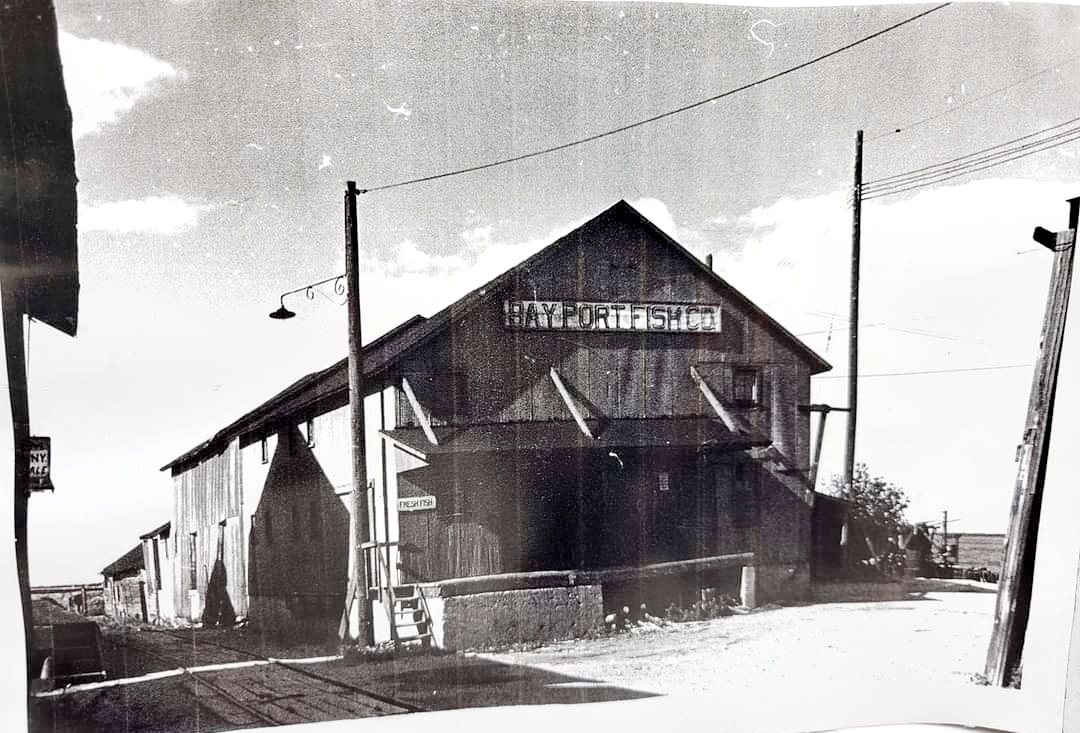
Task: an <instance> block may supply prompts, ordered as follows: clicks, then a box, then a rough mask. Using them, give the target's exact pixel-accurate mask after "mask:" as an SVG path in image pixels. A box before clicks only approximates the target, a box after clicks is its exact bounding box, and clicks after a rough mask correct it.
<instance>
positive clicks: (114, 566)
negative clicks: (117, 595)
mask: <svg viewBox="0 0 1080 733" xmlns="http://www.w3.org/2000/svg"><path fill="white" fill-rule="evenodd" d="M142 569H143V552H142V545H135V546H134V547H133V548H131V549H130V550H128V551H127V552H125V553H124V554H123V555H121V556H120V558H119V559H117V560H114V561H113V562H112V563H110V564H109V565H106V566H105V569H104V570H102V571H101V574H102V575H104V576H106V577H116V576H118V575H128V574H131V573H137V572H138V571H140V570H142Z"/></svg>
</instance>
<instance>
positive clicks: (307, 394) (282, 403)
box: [160, 315, 426, 471]
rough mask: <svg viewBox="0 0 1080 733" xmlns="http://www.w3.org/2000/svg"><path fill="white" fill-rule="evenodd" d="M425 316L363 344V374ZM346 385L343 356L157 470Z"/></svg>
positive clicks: (390, 354) (392, 354) (397, 348)
mask: <svg viewBox="0 0 1080 733" xmlns="http://www.w3.org/2000/svg"><path fill="white" fill-rule="evenodd" d="M425 320H426V319H425V318H424V317H423V316H420V315H415V316H413V317H412V318H410V319H409V320H407V321H405V322H404V323H402V324H401V325H399V326H397V327H396V328H393V329H391V330H389V331H387V332H386V333H384V334H383V335H382V336H380V337H379V338H377V339H375V340H374V341H372V342H371V343H369V344H367V345H366V346H364V348H363V357H364V378H365V379H372V378H374V377H375V375H376V374H377V373H381V372H382V371H384V370H385V366H386V364H387V363H388V362H391V361H393V360H394V359H395V358H396V356H397V355H398V354H399V353H400V352H401V351H402V349H405V348H408V344H409V343H411V342H410V341H409V340H408V339H406V338H405V337H406V336H407V335H408V334H409V333H410V332H411V331H412V330H413V329H415V328H416V327H417V326H419V325H420V324H422V323H424V321H425ZM348 387H349V370H348V359H347V358H346V359H342V360H340V361H338V362H336V363H334V364H332V365H331V366H328V367H326V368H325V369H320V370H319V371H317V372H312V373H311V374H308V375H307V376H305V377H301V378H300V379H298V380H297V381H295V382H293V383H292V384H290V385H289V386H288V387H286V388H285V389H283V390H282V391H281V392H279V393H277V394H276V395H274V396H273V397H271V398H270V399H268V400H267V401H266V402H263V403H262V404H261V405H259V406H258V407H256V408H255V409H253V410H250V411H249V412H246V413H244V414H243V415H242V416H241V417H239V418H237V419H236V420H234V421H233V422H231V423H229V424H228V425H226V426H225V427H224V428H222V429H221V430H219V431H218V432H216V433H214V435H213V436H212V437H210V438H208V439H207V440H204V441H203V442H202V443H199V445H197V446H195V447H194V448H192V449H191V450H189V451H187V452H185V453H184V454H183V455H180V456H178V457H176V458H174V459H173V460H171V461H169V462H168V463H166V464H165V465H164V466H162V467H161V469H160V470H162V471H165V470H168V469H170V468H173V467H174V466H177V465H179V464H183V463H188V462H190V461H193V460H195V459H197V458H199V457H201V456H203V455H205V454H207V453H209V452H211V451H213V450H219V449H221V448H222V447H224V446H225V445H228V443H229V441H231V440H232V439H233V438H236V437H238V436H240V435H243V434H246V433H249V432H251V431H253V430H258V429H259V428H261V427H265V426H267V425H272V424H274V423H276V422H278V421H280V420H282V419H284V418H286V417H288V416H289V415H291V414H293V413H295V412H296V411H297V410H298V409H302V408H303V407H305V406H307V405H310V404H311V403H313V402H316V401H318V400H319V399H322V398H325V397H329V396H331V395H334V394H337V393H339V392H341V391H342V390H346V389H348Z"/></svg>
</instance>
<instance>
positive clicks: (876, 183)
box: [863, 117, 1080, 191]
mask: <svg viewBox="0 0 1080 733" xmlns="http://www.w3.org/2000/svg"><path fill="white" fill-rule="evenodd" d="M1078 121H1080V117H1073V118H1072V119H1071V120H1066V121H1065V122H1059V123H1058V124H1056V125H1051V126H1050V127H1044V128H1043V129H1041V130H1037V131H1035V132H1031V133H1028V134H1027V135H1021V136H1020V137H1016V138H1013V139H1012V140H1007V141H1005V142H1003V143H998V144H997V145H991V146H990V147H988V148H983V149H982V150H976V151H975V152H973V153H967V154H965V155H960V156H957V157H955V158H950V159H949V160H943V161H941V162H940V163H932V164H930V165H925V166H923V167H922V168H914V169H912V170H910V171H905V172H903V173H896V174H893V175H891V176H885V177H883V178H878V179H876V180H873V181H868V182H867V183H865V184H863V190H864V191H865V190H866V189H869V188H874V187H882V186H883V185H884V184H886V182H889V181H896V180H897V179H901V178H903V179H907V178H908V177H910V176H913V175H914V174H917V173H922V172H923V171H932V170H935V169H938V168H941V167H942V166H949V165H952V164H953V163H959V162H960V161H966V160H967V159H969V158H975V157H977V156H980V155H982V154H984V153H988V152H990V151H991V150H998V149H999V148H1004V147H1007V146H1009V145H1014V144H1015V143H1018V142H1020V141H1021V140H1027V139H1028V138H1032V137H1037V136H1039V135H1042V134H1045V133H1047V132H1050V131H1051V130H1056V129H1058V128H1059V127H1064V126H1066V125H1071V124H1073V123H1075V122H1078ZM1060 134H1065V133H1060ZM1031 144H1034V143H1031ZM971 162H974V161H971ZM890 185H891V184H890Z"/></svg>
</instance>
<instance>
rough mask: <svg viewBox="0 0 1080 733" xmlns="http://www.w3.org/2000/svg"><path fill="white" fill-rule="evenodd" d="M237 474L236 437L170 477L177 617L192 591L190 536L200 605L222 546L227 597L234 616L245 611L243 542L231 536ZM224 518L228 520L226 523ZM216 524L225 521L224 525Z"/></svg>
mask: <svg viewBox="0 0 1080 733" xmlns="http://www.w3.org/2000/svg"><path fill="white" fill-rule="evenodd" d="M240 475H241V474H240V443H239V440H234V441H232V442H231V443H229V445H228V446H227V447H225V448H224V449H222V450H221V451H220V452H219V453H216V454H213V455H211V456H209V457H206V458H204V459H203V460H201V461H200V462H198V463H197V464H195V465H192V466H189V467H186V468H185V469H184V470H181V471H179V472H176V473H174V475H173V494H174V499H175V507H174V510H173V526H172V530H171V533H172V537H173V538H174V547H175V555H174V568H175V569H176V572H175V574H174V577H173V591H174V602H175V606H176V612H177V615H179V616H181V617H183V618H191V610H192V609H191V604H190V597H189V593H188V592H189V590H191V589H192V587H191V577H192V558H191V552H190V542H191V539H190V538H191V537H192V535H193V534H194V536H195V549H196V552H195V558H194V560H195V577H196V583H195V590H197V591H198V592H199V597H200V607H201V606H202V605H203V604H204V603H205V601H206V591H207V585H208V583H209V580H210V576H211V574H212V572H213V570H214V565H215V562H216V561H217V559H218V552H219V544H222V550H223V555H224V556H223V563H224V568H225V574H226V587H227V589H228V593H229V600H230V602H231V603H232V606H233V610H234V612H235V613H236V615H238V616H242V615H245V614H246V613H247V581H246V572H245V567H244V556H243V542H242V539H240V536H239V535H238V534H237V528H238V526H239V525H238V518H239V516H240V507H241V491H242V486H241V480H240ZM230 519H232V520H233V521H232V522H231V523H230V522H229V521H228V520H230ZM222 522H225V523H226V524H225V526H224V527H223V526H222ZM230 529H231V532H230ZM230 535H231V536H230ZM200 611H201V609H200Z"/></svg>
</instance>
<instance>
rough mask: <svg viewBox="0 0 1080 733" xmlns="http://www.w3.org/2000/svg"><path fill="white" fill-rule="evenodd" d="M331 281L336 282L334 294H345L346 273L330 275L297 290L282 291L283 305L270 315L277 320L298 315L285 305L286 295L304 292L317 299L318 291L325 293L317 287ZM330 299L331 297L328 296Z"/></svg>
mask: <svg viewBox="0 0 1080 733" xmlns="http://www.w3.org/2000/svg"><path fill="white" fill-rule="evenodd" d="M329 282H332V283H334V294H335V295H345V276H344V275H337V276H335V277H328V278H326V279H325V280H320V281H319V282H315V283H311V284H310V285H305V286H303V287H301V288H297V289H296V290H289V291H287V292H284V293H282V294H281V298H280V303H281V307H279V308H278V309H277V310H276V311H274V312H273V313H271V314H270V317H271V318H273V319H274V320H277V321H284V320H287V319H289V318H292V317H293V316H295V315H296V313H294V312H293V311H291V310H289V309H288V308H286V307H285V296H287V295H294V294H296V293H301V292H302V293H304V295H306V296H307V299H308V300H315V294H316V293H318V294H319V295H323V294H322V292H321V291H319V290H317V289H316V288H318V287H319V286H320V285H325V284H326V283H329ZM323 297H324V298H325V297H326V296H325V295H323ZM328 300H329V298H328Z"/></svg>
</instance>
